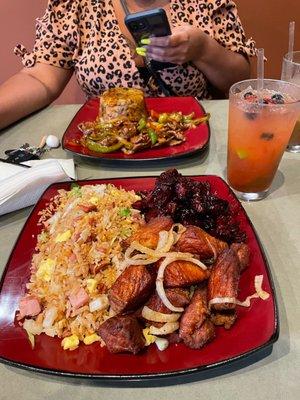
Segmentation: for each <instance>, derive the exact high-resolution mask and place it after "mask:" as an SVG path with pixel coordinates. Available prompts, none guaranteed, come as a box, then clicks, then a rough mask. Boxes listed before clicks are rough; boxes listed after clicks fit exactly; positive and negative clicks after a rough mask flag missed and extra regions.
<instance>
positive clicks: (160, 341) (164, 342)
mask: <svg viewBox="0 0 300 400" xmlns="http://www.w3.org/2000/svg"><path fill="white" fill-rule="evenodd" d="M155 344H156V346H157V348H158V350H160V351H164V350H166V348H167V347H168V346H169V341H168V339H165V338H160V337H158V338H156V339H155Z"/></svg>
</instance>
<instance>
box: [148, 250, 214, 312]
mask: <svg viewBox="0 0 300 400" xmlns="http://www.w3.org/2000/svg"><path fill="white" fill-rule="evenodd" d="M172 254H174V255H173V256H167V257H166V258H165V259H164V261H163V262H162V263H161V264H160V266H159V269H158V272H157V278H156V291H157V294H158V295H159V297H160V299H161V301H162V302H163V303H164V305H165V306H166V307H167V308H168V309H169V310H171V311H174V312H182V311H183V310H184V309H183V308H182V307H175V306H173V304H172V303H171V302H170V301H169V299H168V298H167V295H166V292H165V289H164V282H163V281H164V272H165V269H166V267H167V266H168V265H169V264H171V263H172V262H173V261H177V260H182V261H189V262H192V263H194V264H196V265H198V266H199V267H201V268H203V269H207V268H206V266H205V265H204V264H203V263H202V262H201V261H199V260H197V259H196V258H193V257H191V256H190V255H188V256H187V255H186V254H183V253H172Z"/></svg>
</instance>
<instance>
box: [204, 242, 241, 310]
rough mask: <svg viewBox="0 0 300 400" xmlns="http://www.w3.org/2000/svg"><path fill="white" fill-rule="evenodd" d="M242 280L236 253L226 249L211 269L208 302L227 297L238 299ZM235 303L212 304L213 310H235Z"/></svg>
mask: <svg viewBox="0 0 300 400" xmlns="http://www.w3.org/2000/svg"><path fill="white" fill-rule="evenodd" d="M239 279H240V263H239V259H238V257H237V255H236V252H235V251H234V250H232V249H226V250H224V251H223V253H221V254H220V255H219V257H218V259H217V261H216V263H215V264H214V265H213V267H212V268H211V274H210V277H209V279H208V301H211V300H213V299H216V298H218V299H222V298H225V297H230V298H234V299H236V298H237V294H238V285H239ZM235 306H236V305H235V303H233V302H232V303H229V302H226V303H222V302H221V303H217V304H211V309H213V310H219V311H220V310H228V309H235Z"/></svg>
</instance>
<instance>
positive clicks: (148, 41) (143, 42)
mask: <svg viewBox="0 0 300 400" xmlns="http://www.w3.org/2000/svg"><path fill="white" fill-rule="evenodd" d="M150 43H151V39H149V38H144V39H141V44H150Z"/></svg>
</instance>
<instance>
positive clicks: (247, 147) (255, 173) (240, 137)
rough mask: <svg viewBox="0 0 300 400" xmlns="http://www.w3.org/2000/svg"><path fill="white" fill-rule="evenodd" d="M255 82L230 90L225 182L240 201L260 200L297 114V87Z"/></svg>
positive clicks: (299, 92) (299, 110)
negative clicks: (258, 88)
mask: <svg viewBox="0 0 300 400" xmlns="http://www.w3.org/2000/svg"><path fill="white" fill-rule="evenodd" d="M257 84H258V81H257V79H249V80H246V81H242V82H238V83H236V84H234V85H233V86H232V87H231V88H230V94H229V125H228V158H227V179H228V183H229V185H230V186H231V187H232V188H233V190H234V191H235V193H236V195H237V196H238V197H239V198H240V199H241V200H246V201H251V200H261V199H263V198H264V197H265V196H266V195H267V194H268V191H269V188H270V186H271V183H272V181H273V178H274V175H275V173H276V171H277V168H278V165H279V162H280V160H281V157H282V155H283V153H284V150H285V148H286V146H287V143H288V141H289V138H290V136H291V132H292V130H293V127H294V126H295V122H296V120H297V117H298V115H299V113H300V86H298V85H295V84H293V83H289V82H283V81H280V80H272V79H264V80H263V87H264V89H263V91H262V92H261V93H260V95H258V93H257Z"/></svg>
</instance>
